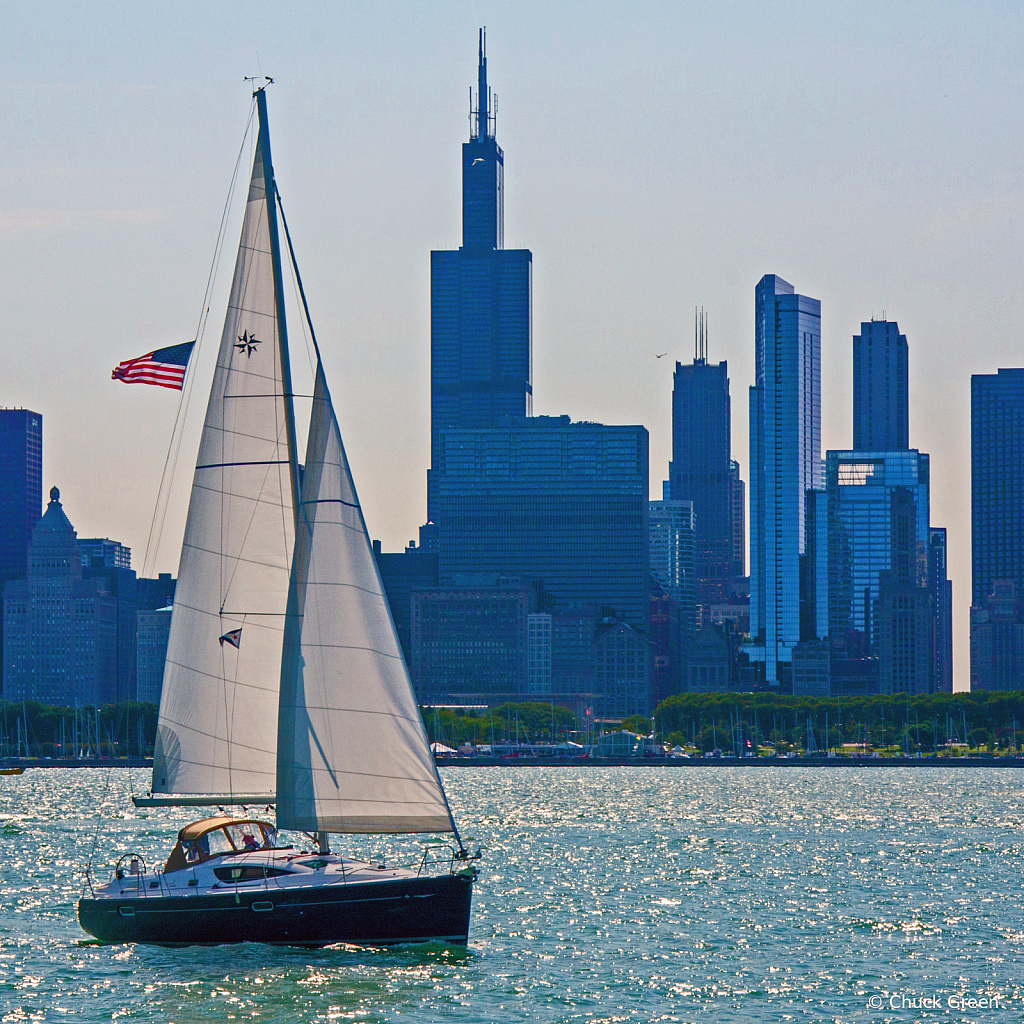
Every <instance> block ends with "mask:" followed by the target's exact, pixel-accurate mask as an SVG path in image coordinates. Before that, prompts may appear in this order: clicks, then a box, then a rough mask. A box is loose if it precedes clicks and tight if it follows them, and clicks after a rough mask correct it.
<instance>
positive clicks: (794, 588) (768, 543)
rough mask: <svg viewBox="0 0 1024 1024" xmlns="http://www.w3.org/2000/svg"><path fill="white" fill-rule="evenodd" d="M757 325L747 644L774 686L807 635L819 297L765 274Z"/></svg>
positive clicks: (818, 476)
mask: <svg viewBox="0 0 1024 1024" xmlns="http://www.w3.org/2000/svg"><path fill="white" fill-rule="evenodd" d="M754 325H755V341H756V384H755V385H754V386H753V387H752V388H751V389H750V632H751V645H750V648H749V651H750V655H751V660H753V661H757V662H763V663H764V672H765V678H766V680H767V682H768V683H769V685H773V686H774V685H778V684H779V683H780V681H781V677H782V676H783V675H785V674H786V672H787V669H786V668H785V667H784V666H787V665H788V663H790V662H791V661H792V651H793V647H794V646H795V645H796V644H797V643H799V641H800V619H801V615H800V612H801V608H800V578H801V561H800V559H801V556H802V555H803V554H804V545H805V521H804V520H805V508H806V500H807V497H806V496H807V492H808V491H810V490H820V489H821V488H822V464H821V303H820V302H819V301H818V300H817V299H812V298H809V297H808V296H806V295H798V294H796V293H795V291H794V289H793V286H792V285H791V284H789V283H788V282H786V281H783V280H782V278H780V277H776V276H775V275H774V274H768V275H766V276H765V277H763V278H761V280H760V282H759V283H758V285H757V288H756V289H755V292H754Z"/></svg>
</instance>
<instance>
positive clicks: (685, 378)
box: [669, 329, 742, 606]
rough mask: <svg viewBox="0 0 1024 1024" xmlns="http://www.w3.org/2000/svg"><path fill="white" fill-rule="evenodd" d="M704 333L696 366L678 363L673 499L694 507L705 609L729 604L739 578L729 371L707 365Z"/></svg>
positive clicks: (701, 599) (671, 466) (700, 599)
mask: <svg viewBox="0 0 1024 1024" xmlns="http://www.w3.org/2000/svg"><path fill="white" fill-rule="evenodd" d="M703 333H704V332H703V329H702V331H701V341H700V342H699V345H698V350H697V354H695V356H694V360H693V362H692V363H691V364H687V365H683V364H682V363H676V369H675V374H674V375H673V386H672V461H671V462H670V463H669V493H670V497H671V498H672V500H673V501H688V502H691V503H692V504H693V511H694V516H695V520H696V525H695V570H696V575H697V603H698V604H700V605H702V606H703V605H709V604H715V603H719V602H721V601H723V600H725V599H726V598H727V597H728V594H729V582H730V580H731V579H732V577H733V576H734V575H736V573H735V572H734V568H735V566H734V554H733V537H734V532H735V530H734V522H733V519H734V509H733V463H732V455H731V433H730V431H731V406H730V400H729V369H728V364H727V363H726V362H724V361H723V362H721V363H718V364H717V365H716V364H714V363H709V362H708V361H707V356H706V342H705V341H704V340H703ZM741 575H742V574H741Z"/></svg>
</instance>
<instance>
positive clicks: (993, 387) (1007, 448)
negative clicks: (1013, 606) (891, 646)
mask: <svg viewBox="0 0 1024 1024" xmlns="http://www.w3.org/2000/svg"><path fill="white" fill-rule="evenodd" d="M971 568H972V584H971V604H972V605H974V606H975V607H978V608H982V607H984V606H985V604H986V602H987V601H988V597H989V595H990V594H991V593H992V592H993V584H994V583H995V581H996V580H1013V582H1014V584H1015V586H1016V591H1017V594H1024V369H1013V370H1005V369H1004V370H1000V371H999V372H998V373H994V374H982V373H976V374H975V375H974V376H973V377H971Z"/></svg>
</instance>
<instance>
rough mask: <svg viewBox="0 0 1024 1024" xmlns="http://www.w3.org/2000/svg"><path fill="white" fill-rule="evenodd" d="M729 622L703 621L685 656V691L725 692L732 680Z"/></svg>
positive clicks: (733, 675) (733, 669)
mask: <svg viewBox="0 0 1024 1024" xmlns="http://www.w3.org/2000/svg"><path fill="white" fill-rule="evenodd" d="M734 661H735V659H734V643H733V637H732V629H731V623H729V622H721V623H718V622H705V623H704V625H703V626H701V628H700V631H699V632H698V633H697V636H696V638H695V639H694V642H693V644H692V646H691V647H690V650H689V653H688V655H687V659H686V675H687V686H686V689H687V691H688V692H689V693H726V692H727V691H728V690H729V689H730V687H731V686H732V684H733V682H734V681H735V664H734Z"/></svg>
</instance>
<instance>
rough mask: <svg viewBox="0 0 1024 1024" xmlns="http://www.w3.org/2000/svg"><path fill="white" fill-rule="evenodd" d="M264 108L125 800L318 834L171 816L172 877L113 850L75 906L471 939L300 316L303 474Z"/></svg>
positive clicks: (176, 918) (236, 925)
mask: <svg viewBox="0 0 1024 1024" xmlns="http://www.w3.org/2000/svg"><path fill="white" fill-rule="evenodd" d="M255 103H256V107H257V111H258V115H259V133H258V137H257V143H256V151H255V156H254V161H253V170H252V177H251V180H250V184H249V192H248V196H247V200H246V208H245V218H244V222H243V226H242V235H241V240H240V243H239V248H238V256H237V259H236V263H235V272H234V278H233V280H232V285H231V292H230V298H229V300H228V309H227V315H226V317H225V321H224V331H223V333H222V336H221V342H220V348H219V352H218V356H217V364H216V369H215V371H214V377H213V384H212V387H211V390H210V399H209V404H208V406H207V411H206V420H205V423H204V425H203V432H202V438H201V441H200V445H199V454H198V458H197V461H196V469H195V475H194V478H193V482H192V493H191V499H190V502H189V509H188V516H187V520H186V525H185V535H184V541H183V545H182V552H181V561H180V567H179V574H178V584H177V591H176V594H175V602H174V611H173V615H172V619H171V632H170V639H169V641H168V649H167V662H166V666H165V669H164V682H163V691H162V696H161V703H160V716H159V721H158V727H157V740H156V750H155V754H154V760H153V780H152V792H151V794H150V795H149V796H148V797H146V798H142V799H138V800H136V803H138V804H140V805H143V806H196V807H199V806H210V807H218V808H225V807H228V806H231V805H236V806H237V805H247V804H249V805H251V804H271V803H276V808H277V827H279V828H285V829H295V830H301V831H304V832H308V833H316V835H317V850H316V853H315V854H304V853H299V852H297V851H296V850H294V849H292V848H290V847H287V848H285V847H282V846H281V845H280V840H279V837H278V834H277V830H276V828H274V827H272V826H271V825H269V824H268V823H266V822H262V821H258V820H256V819H249V818H244V817H242V818H236V817H232V816H230V815H228V814H226V813H223V811H222V812H221V813H220V814H219V815H218V816H216V817H212V818H206V819H203V820H201V821H198V822H195V823H193V824H192V825H189V826H187V827H186V828H184V829H182V830H181V832H180V833H179V837H178V842H177V844H176V845H175V847H174V850H173V851H172V853H171V856H170V858H169V859H168V861H167V864H166V866H165V867H164V870H163V871H154V872H152V873H150V872H148V871H147V870H146V866H145V864H144V862H143V861H142V859H141V858H140V857H138V856H137V855H126V856H125V857H122V859H121V862H119V867H118V868H117V870H115V875H114V878H113V879H112V880H111V881H110V883H109V884H108V885H107V886H104V887H94V889H93V891H92V893H91V895H90V897H88V898H84V899H83V900H82V901H81V903H80V905H79V917H80V920H81V922H82V925H83V927H85V928H86V930H87V931H89V932H90V933H92V934H93V935H96V936H97V937H98V938H100V939H102V940H104V941H113V942H123V941H141V942H155V943H161V944H185V943H190V942H229V941H240V940H246V939H249V940H253V941H271V942H288V943H300V944H310V945H322V944H325V943H331V942H341V941H346V942H357V943H358V942H365V943H372V944H386V943H395V942H409V941H427V940H441V941H447V942H458V943H465V942H466V941H467V936H468V930H469V912H470V901H471V891H472V883H473V879H474V878H475V875H476V871H475V869H474V868H473V867H472V866H471V865H469V864H468V863H467V862H468V860H469V859H470V858H469V856H468V854H467V853H466V851H465V848H464V847H463V844H462V841H461V839H460V837H459V834H458V830H457V827H456V825H455V821H454V818H453V817H452V813H451V810H450V808H449V806H448V801H447V797H446V796H445V793H444V789H443V787H442V785H441V781H440V778H439V776H438V773H437V768H436V766H435V764H434V760H433V757H432V755H431V751H430V747H429V744H428V741H427V736H426V732H425V730H424V727H423V723H422V720H421V718H420V715H419V710H418V708H417V706H416V701H415V698H414V696H413V690H412V685H411V682H410V679H409V673H408V669H407V667H406V664H405V661H404V658H403V655H402V651H401V647H400V646H399V642H398V638H397V635H396V632H395V628H394V624H393V622H392V619H391V614H390V611H389V608H388V605H387V601H386V598H385V596H384V591H383V587H382V585H381V581H380V576H379V574H378V572H377V565H376V561H375V559H374V556H373V551H372V548H371V544H370V539H369V535H368V533H367V530H366V525H365V523H364V521H363V515H362V511H361V508H360V506H359V500H358V497H357V494H356V489H355V485H354V483H353V480H352V474H351V471H350V469H349V464H348V460H347V458H346V456H345V449H344V444H343V442H342V438H341V432H340V429H339V427H338V420H337V417H336V415H335V412H334V407H333V404H332V402H331V395H330V391H329V389H328V385H327V379H326V376H325V373H324V368H323V364H322V362H321V360H320V351H319V347H318V346H317V344H316V336H315V334H313V333H312V325H310V330H311V334H312V337H313V343H314V347H315V348H316V356H317V366H316V374H315V384H314V394H313V404H312V413H311V416H310V424H309V436H308V441H307V444H306V454H305V465H304V469H303V471H302V472H301V473H300V469H299V464H298V453H297V447H296V427H295V413H294V405H293V390H292V383H291V371H290V366H289V358H288V332H287V327H286V319H285V309H284V301H283V275H282V261H281V239H280V235H279V228H278V216H277V214H278V207H279V202H280V196H279V195H278V193H277V189H276V185H275V182H274V172H273V163H272V160H271V151H270V135H269V129H268V122H267V102H266V92H265V89H263V88H260V89H258V90H257V91H256V92H255ZM281 223H282V224H285V222H284V220H283V212H282V221H281ZM285 231H286V234H287V225H286V224H285ZM288 242H289V253H290V254H291V256H292V262H293V266H294V269H295V275H296V280H297V283H298V285H299V289H300V292H301V294H302V297H303V305H304V306H305V293H304V291H302V285H301V278H300V277H299V274H298V267H297V265H295V263H294V253H293V252H292V250H291V244H290V238H289V239H288ZM307 316H308V312H307ZM331 832H335V833H363V834H365V833H373V834H389V833H390V834H393V833H425V832H443V833H450V834H451V836H452V838H453V845H452V847H451V856H450V858H449V861H448V863H447V865H446V867H445V870H444V871H442V872H440V873H437V872H434V873H431V872H427V871H426V870H425V864H426V861H424V864H423V865H421V867H420V870H418V871H410V870H404V869H398V868H392V869H389V868H383V867H378V866H373V865H370V864H364V863H360V862H353V861H351V860H344V859H343V858H341V857H337V856H334V855H332V854H330V852H329V845H328V841H327V837H328V834H329V833H331ZM124 864H126V865H127V869H125V868H124V867H123V865H124Z"/></svg>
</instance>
